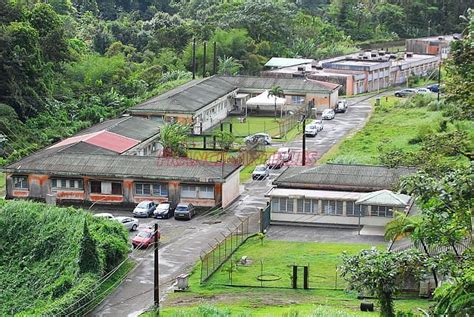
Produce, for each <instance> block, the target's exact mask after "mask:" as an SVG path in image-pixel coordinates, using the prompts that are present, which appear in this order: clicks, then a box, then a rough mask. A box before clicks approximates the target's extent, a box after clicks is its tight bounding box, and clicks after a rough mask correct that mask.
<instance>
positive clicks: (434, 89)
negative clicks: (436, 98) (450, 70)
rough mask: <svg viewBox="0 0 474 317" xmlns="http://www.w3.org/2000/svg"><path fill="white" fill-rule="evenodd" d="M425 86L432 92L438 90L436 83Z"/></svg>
mask: <svg viewBox="0 0 474 317" xmlns="http://www.w3.org/2000/svg"><path fill="white" fill-rule="evenodd" d="M426 88H427V89H429V90H431V91H432V92H438V91H439V85H438V84H433V85H429V86H427V87H426Z"/></svg>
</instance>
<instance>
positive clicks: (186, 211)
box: [174, 203, 196, 220]
mask: <svg viewBox="0 0 474 317" xmlns="http://www.w3.org/2000/svg"><path fill="white" fill-rule="evenodd" d="M195 213H196V208H195V207H194V206H193V205H192V204H181V203H180V204H178V206H176V209H175V210H174V219H179V218H182V219H188V220H191V218H192V217H193V216H194V215H195Z"/></svg>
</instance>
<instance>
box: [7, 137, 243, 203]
mask: <svg viewBox="0 0 474 317" xmlns="http://www.w3.org/2000/svg"><path fill="white" fill-rule="evenodd" d="M94 149H95V150H96V151H94ZM84 150H86V152H87V153H84ZM4 171H5V172H6V173H7V176H6V198H8V199H12V198H28V199H38V200H47V199H48V197H54V198H55V199H56V200H57V201H58V202H59V203H100V204H122V205H131V204H136V203H138V202H140V201H143V200H152V201H155V202H162V201H170V202H171V203H172V204H174V205H176V204H177V203H178V202H183V203H192V204H194V205H196V206H203V207H213V206H223V207H225V206H227V205H228V204H230V203H231V202H232V201H234V200H235V199H236V198H237V197H238V196H239V183H240V176H239V171H240V165H236V164H225V165H224V167H222V165H221V164H217V163H211V162H204V161H196V160H191V159H186V158H157V157H152V156H135V155H116V154H113V153H108V152H107V151H104V150H103V149H102V148H99V147H97V146H95V145H91V144H86V146H84V143H76V144H67V145H61V146H56V147H50V148H47V149H44V150H42V151H40V152H38V153H35V154H33V155H31V156H29V157H26V158H24V159H22V160H20V161H18V162H16V163H13V164H10V165H8V166H7V167H6V168H4Z"/></svg>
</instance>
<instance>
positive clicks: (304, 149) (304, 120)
mask: <svg viewBox="0 0 474 317" xmlns="http://www.w3.org/2000/svg"><path fill="white" fill-rule="evenodd" d="M305 127H306V115H303V161H302V162H301V165H302V166H305V165H306V134H305V133H304V132H305Z"/></svg>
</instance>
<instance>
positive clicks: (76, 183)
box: [51, 178, 84, 190]
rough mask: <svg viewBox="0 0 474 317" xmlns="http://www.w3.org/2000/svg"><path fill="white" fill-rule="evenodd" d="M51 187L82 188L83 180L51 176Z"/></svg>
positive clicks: (55, 188)
mask: <svg viewBox="0 0 474 317" xmlns="http://www.w3.org/2000/svg"><path fill="white" fill-rule="evenodd" d="M51 189H52V190H62V189H77V190H83V189H84V182H83V181H82V179H64V178H52V179H51Z"/></svg>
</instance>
